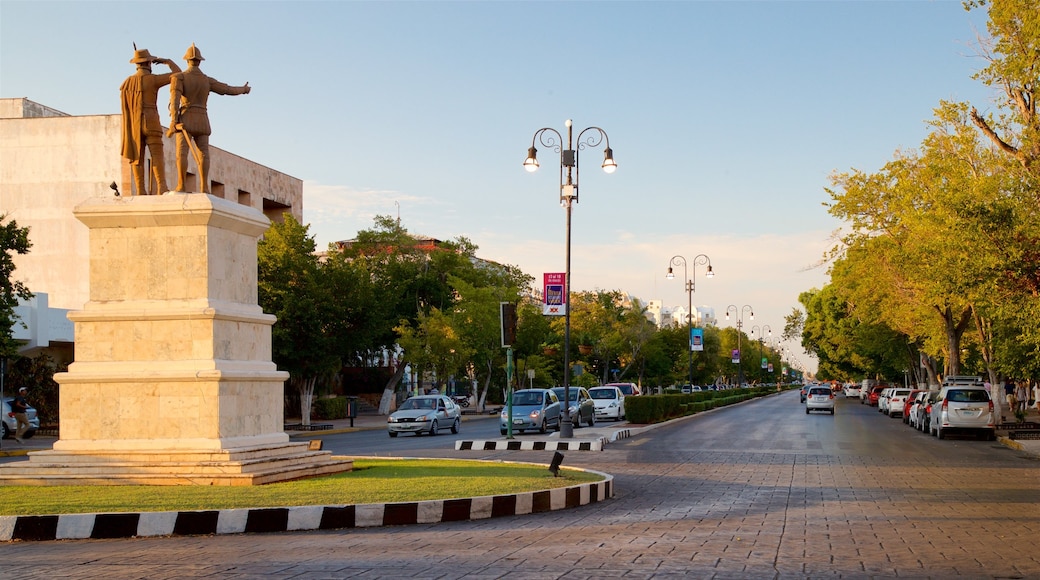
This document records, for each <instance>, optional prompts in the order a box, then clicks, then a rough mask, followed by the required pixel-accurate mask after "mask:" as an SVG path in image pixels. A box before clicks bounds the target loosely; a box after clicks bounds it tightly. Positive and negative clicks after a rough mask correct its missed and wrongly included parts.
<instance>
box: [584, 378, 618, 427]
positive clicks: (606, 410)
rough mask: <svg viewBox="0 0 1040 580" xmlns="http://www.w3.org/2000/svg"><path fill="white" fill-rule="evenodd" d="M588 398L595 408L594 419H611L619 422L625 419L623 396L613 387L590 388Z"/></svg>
mask: <svg viewBox="0 0 1040 580" xmlns="http://www.w3.org/2000/svg"><path fill="white" fill-rule="evenodd" d="M589 397H591V398H592V404H593V405H595V407H596V419H601V420H602V419H613V420H614V421H620V420H622V419H624V418H625V394H624V393H622V392H621V389H620V388H618V387H615V386H602V387H592V388H591V389H589Z"/></svg>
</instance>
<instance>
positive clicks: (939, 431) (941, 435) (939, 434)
mask: <svg viewBox="0 0 1040 580" xmlns="http://www.w3.org/2000/svg"><path fill="white" fill-rule="evenodd" d="M935 436H936V437H938V438H939V439H946V433H943V430H942V428H941V427H940V428H939V429H936V430H935Z"/></svg>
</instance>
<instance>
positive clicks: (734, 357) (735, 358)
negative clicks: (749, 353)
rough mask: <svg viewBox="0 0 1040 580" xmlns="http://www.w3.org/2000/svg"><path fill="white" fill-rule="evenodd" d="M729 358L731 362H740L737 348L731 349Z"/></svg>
mask: <svg viewBox="0 0 1040 580" xmlns="http://www.w3.org/2000/svg"><path fill="white" fill-rule="evenodd" d="M730 359H731V360H732V361H733V364H738V363H740V351H739V350H737V349H733V353H732V354H731V355H730Z"/></svg>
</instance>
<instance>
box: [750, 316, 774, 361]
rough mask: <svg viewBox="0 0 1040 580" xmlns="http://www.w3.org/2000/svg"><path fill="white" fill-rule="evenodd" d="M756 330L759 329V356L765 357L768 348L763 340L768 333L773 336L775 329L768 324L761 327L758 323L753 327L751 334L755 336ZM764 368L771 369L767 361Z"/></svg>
mask: <svg viewBox="0 0 1040 580" xmlns="http://www.w3.org/2000/svg"><path fill="white" fill-rule="evenodd" d="M756 330H757V331H758V352H759V353H760V354H759V355H758V356H760V357H763V358H765V356H766V348H765V346H764V345H763V344H762V340H763V339H764V338H765V337H766V335H768V336H773V329H772V328H769V325H768V324H763V325H762V326H761V327H760V326H758V325H757V324H756V325H754V326H752V327H751V336H755V331H756ZM762 369H763V370H768V369H769V367H768V366H767V365H766V364H765V361H763V364H762Z"/></svg>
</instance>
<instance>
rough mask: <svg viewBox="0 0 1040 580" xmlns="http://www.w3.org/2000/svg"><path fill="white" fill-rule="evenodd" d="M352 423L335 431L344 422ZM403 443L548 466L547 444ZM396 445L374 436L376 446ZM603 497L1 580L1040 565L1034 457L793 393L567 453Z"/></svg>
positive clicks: (173, 542)
mask: <svg viewBox="0 0 1040 580" xmlns="http://www.w3.org/2000/svg"><path fill="white" fill-rule="evenodd" d="M347 437H349V435H347ZM444 439H445V445H444V447H443V448H441V449H437V448H430V449H416V450H413V451H412V452H410V453H409V455H413V456H441V457H463V458H483V459H493V460H517V461H532V462H540V463H548V461H549V456H551V453H546V452H533V451H493V452H488V451H454V450H453V449H452V448H450V441H449V440H448V439H449V438H447V437H446V438H444ZM391 444H392V442H391V441H390V440H389V438H388V439H387V446H388V447H389V446H391ZM564 463H565V465H575V466H587V467H590V468H593V469H597V470H601V471H605V472H608V473H611V474H613V475H614V476H615V498H614V499H611V500H608V501H604V502H600V503H596V504H592V505H590V506H584V507H581V508H577V509H571V510H564V511H558V512H551V513H545V514H535V515H527V516H518V517H503V518H492V519H487V520H478V521H468V522H451V523H439V524H431V525H413V526H399V527H384V528H366V529H347V530H337V531H322V532H289V533H273V534H252V535H230V536H203V537H161V538H146V539H133V540H76V541H62V542H35V543H34V542H27V543H13V544H8V545H4V546H2V547H0V555H2V556H3V561H2V564H0V566H2V567H3V569H4V574H5V577H10V578H48V579H53V578H150V579H158V578H186V577H192V578H205V577H211V578H402V577H411V578H539V579H540V578H610V577H633V578H669V577H683V578H824V577H826V578H891V577H899V578H1040V550H1038V549H1037V548H1038V546H1040V543H1038V542H1040V460H1038V458H1037V456H1036V455H1033V454H1030V453H1026V452H1023V451H1020V450H1016V449H1011V448H1008V447H1005V446H1003V445H1001V444H999V443H997V442H989V441H978V440H974V439H968V438H964V439H949V440H943V441H940V440H938V439H935V438H934V437H928V436H925V435H923V434H921V433H918V432H916V431H914V430H912V429H910V428H908V427H906V426H905V425H903V423H902V422H901V421H899V420H898V419H889V418H888V417H886V416H884V415H881V414H879V413H877V412H876V411H875V410H873V409H872V408H870V407H864V406H862V405H859V404H858V403H856V402H853V401H845V400H840V399H839V401H838V407H837V412H836V414H835V415H834V416H830V415H823V414H813V415H806V414H805V413H804V411H803V408H802V406H801V405H800V404H799V403H798V395H797V393H796V392H794V391H792V392H786V393H784V394H782V395H777V396H771V397H767V398H764V399H759V400H755V401H750V402H747V403H743V404H740V405H736V406H732V407H727V408H723V409H717V410H715V411H712V412H709V413H703V414H699V415H696V416H693V417H689V418H686V419H683V420H680V421H676V422H672V423H670V424H668V425H665V426H662V427H659V428H656V429H652V430H647V431H645V432H643V433H641V434H638V435H636V436H633V437H631V438H627V439H622V440H619V441H616V442H614V443H611V444H609V445H608V446H607V447H606V449H605V450H604V451H601V452H569V453H567V455H566V458H565V461H564Z"/></svg>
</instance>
